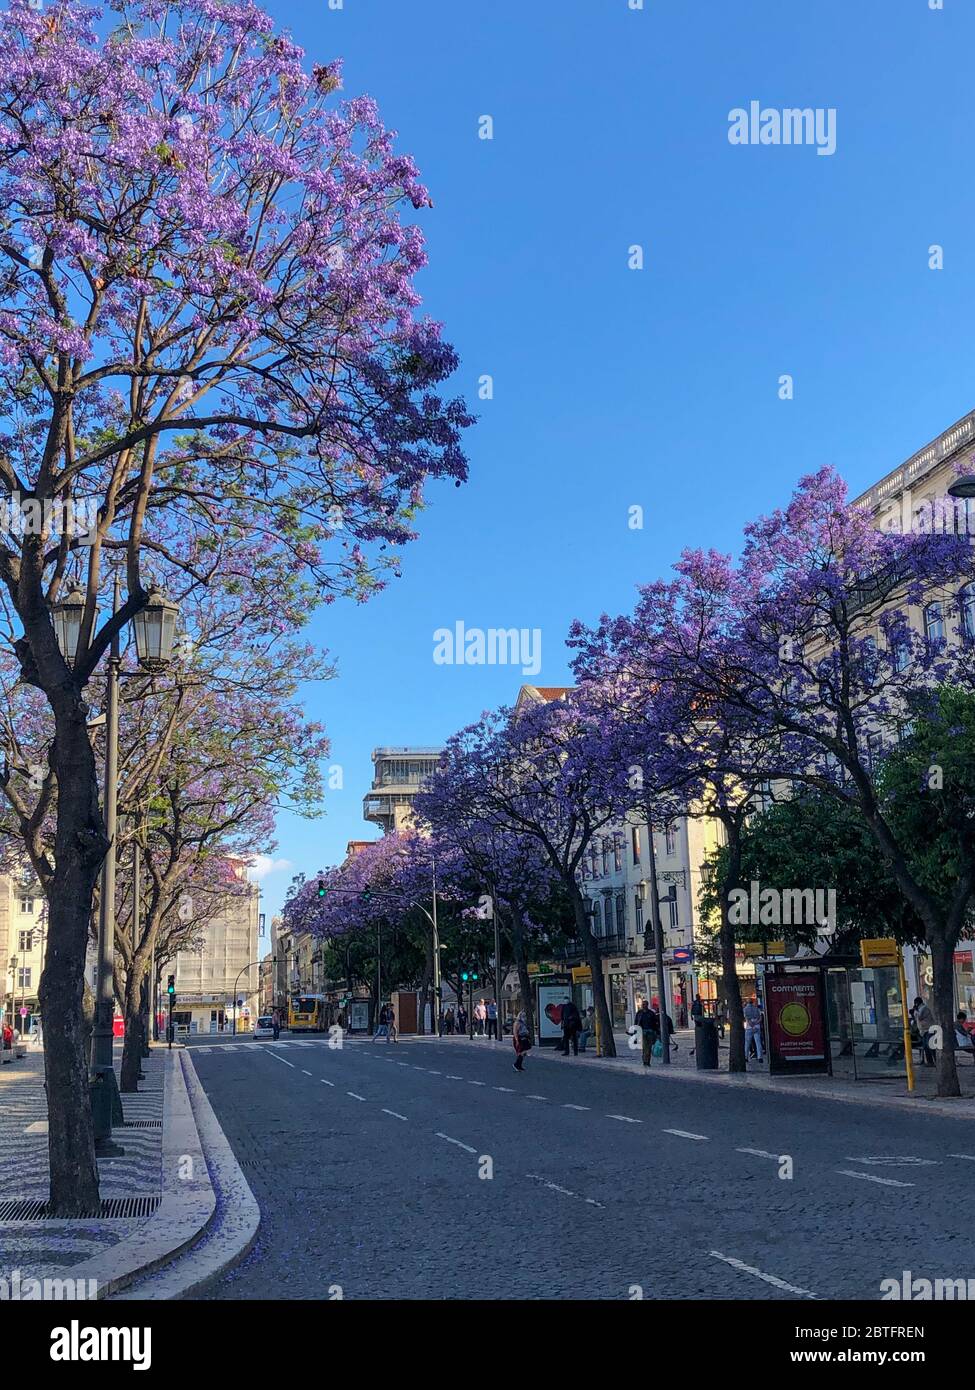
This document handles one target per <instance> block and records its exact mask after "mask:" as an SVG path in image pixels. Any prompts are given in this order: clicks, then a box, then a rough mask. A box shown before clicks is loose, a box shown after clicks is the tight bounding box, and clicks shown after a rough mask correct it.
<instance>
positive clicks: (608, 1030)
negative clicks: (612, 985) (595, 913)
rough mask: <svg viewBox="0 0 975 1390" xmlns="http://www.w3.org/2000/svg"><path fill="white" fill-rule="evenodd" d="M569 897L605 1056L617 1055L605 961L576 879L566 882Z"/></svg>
mask: <svg viewBox="0 0 975 1390" xmlns="http://www.w3.org/2000/svg"><path fill="white" fill-rule="evenodd" d="M566 887H567V889H568V891H569V897H570V899H571V901H572V912H573V915H574V917H575V923H576V931H577V932H578V933H579V938H580V940H581V941H582V943H583V945H584V946H585V948H586V960H587V961H588V962H589V969H590V971H591V972H592V1000H593V1004H594V1006H595V1009H596V1017H597V1019H598V1020H599V1034H600V1043H601V1045H602V1049H603V1055H604V1056H605V1057H615V1056H616V1039H615V1038H614V1037H613V1018H612V1015H611V1014H610V1012H609V1005H608V1004H607V1002H606V989H605V985H604V983H603V962H602V958H601V956H600V954H599V948H598V946H597V945H596V938H595V937H594V936H593V934H592V928H591V927H590V925H589V918H588V916H587V914H586V904H585V902H584V901H583V897H582V893H581V892H580V891H579V885H578V883H576V881H575V879H574V878H573V879H571V880H570V881H568V882H567V883H566Z"/></svg>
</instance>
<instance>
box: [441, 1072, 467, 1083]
mask: <svg viewBox="0 0 975 1390" xmlns="http://www.w3.org/2000/svg"><path fill="white" fill-rule="evenodd" d="M463 1079H464V1078H463V1077H462V1076H451V1075H450V1072H448V1073H447V1075H446V1076H445V1077H444V1080H445V1081H463Z"/></svg>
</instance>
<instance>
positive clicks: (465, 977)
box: [460, 970, 471, 985]
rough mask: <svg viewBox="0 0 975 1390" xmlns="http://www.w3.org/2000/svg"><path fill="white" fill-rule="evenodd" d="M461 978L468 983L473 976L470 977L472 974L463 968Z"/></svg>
mask: <svg viewBox="0 0 975 1390" xmlns="http://www.w3.org/2000/svg"><path fill="white" fill-rule="evenodd" d="M460 978H461V979H462V980H463V981H464V984H465V985H466V984H467V981H468V980H469V979H470V978H471V977H470V975H469V974H468V973H467V971H466V970H462V971H461V972H460Z"/></svg>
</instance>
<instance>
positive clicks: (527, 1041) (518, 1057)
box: [511, 1009, 532, 1071]
mask: <svg viewBox="0 0 975 1390" xmlns="http://www.w3.org/2000/svg"><path fill="white" fill-rule="evenodd" d="M511 1042H512V1045H513V1046H514V1049H515V1061H514V1068H515V1071H524V1069H525V1058H526V1057H527V1055H528V1053H529V1052H530V1051H531V1047H532V1035H531V1029H530V1028H529V1027H528V1015H527V1014H526V1013H525V1011H524V1009H522V1011H521V1013H520V1014H519V1015H518V1017H517V1018H516V1019H515V1026H514V1027H513V1028H512V1030H511Z"/></svg>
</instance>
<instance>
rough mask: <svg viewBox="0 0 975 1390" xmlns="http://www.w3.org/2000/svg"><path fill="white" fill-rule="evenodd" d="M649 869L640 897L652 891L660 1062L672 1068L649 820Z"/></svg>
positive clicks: (657, 899) (654, 865)
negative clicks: (648, 890) (648, 875)
mask: <svg viewBox="0 0 975 1390" xmlns="http://www.w3.org/2000/svg"><path fill="white" fill-rule="evenodd" d="M647 860H648V864H647V867H648V868H649V870H650V878H649V881H648V880H647V879H643V880H642V881H641V883H640V897H641V898H642V899H643V901H644V902H646V896H647V888H648V887H649V889H650V913H651V921H652V924H653V954H654V957H655V958H656V964H657V1005H658V1009H659V1012H660V1053H661V1055H660V1060H661V1061H662V1062H663V1064H664V1066H668V1067H669V1066H670V1034H669V1033H668V1032H667V995H666V993H665V992H664V932H663V927H662V926H661V924H660V895H659V893H658V892H657V854H656V850H655V848H654V843H653V822H652V821H650V820H649V819H648V820H647Z"/></svg>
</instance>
